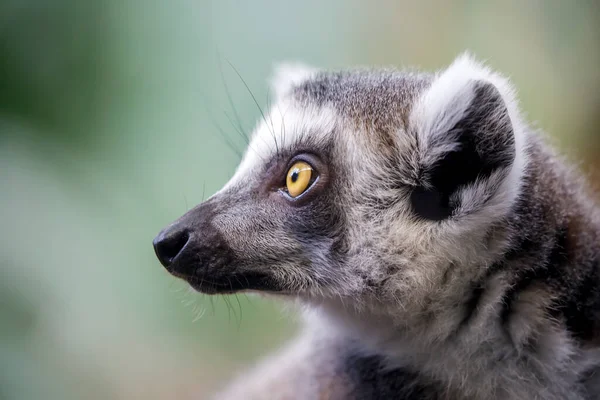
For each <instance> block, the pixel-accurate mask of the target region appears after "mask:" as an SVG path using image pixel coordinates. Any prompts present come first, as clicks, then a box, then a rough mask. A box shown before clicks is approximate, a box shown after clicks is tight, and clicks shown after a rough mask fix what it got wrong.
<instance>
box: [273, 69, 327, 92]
mask: <svg viewBox="0 0 600 400" xmlns="http://www.w3.org/2000/svg"><path fill="white" fill-rule="evenodd" d="M317 73H318V69H316V68H313V67H309V66H308V65H305V64H302V63H289V62H286V63H279V64H277V65H276V66H275V67H274V71H273V75H272V77H271V80H270V81H271V91H272V92H273V94H274V96H275V100H279V99H281V98H282V97H284V96H285V95H286V94H287V93H289V91H290V90H291V89H292V88H294V87H295V86H299V85H301V84H302V83H303V82H304V81H306V80H308V79H310V78H311V77H313V76H314V75H316V74H317Z"/></svg>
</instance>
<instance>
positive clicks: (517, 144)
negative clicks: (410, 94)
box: [410, 55, 523, 220]
mask: <svg viewBox="0 0 600 400" xmlns="http://www.w3.org/2000/svg"><path fill="white" fill-rule="evenodd" d="M519 121H520V119H519V116H518V110H517V108H516V102H515V100H514V97H513V91H512V89H511V88H510V85H509V84H508V81H506V80H505V79H504V78H502V77H500V76H499V75H496V74H494V73H492V72H491V71H490V70H488V69H487V68H486V67H484V66H482V65H480V64H478V63H476V62H475V61H473V60H472V59H471V58H470V57H469V56H468V55H463V56H461V57H459V58H458V59H457V60H456V61H455V62H454V63H453V64H452V65H451V66H450V67H449V68H448V69H447V70H445V71H443V72H442V73H441V74H439V75H438V77H437V78H436V79H435V80H434V81H433V83H432V84H431V86H430V88H429V89H428V90H426V91H425V93H424V94H423V95H422V97H421V98H420V99H419V101H418V103H417V104H416V106H415V108H414V109H413V111H412V113H411V117H410V124H411V128H412V129H413V132H414V133H415V135H416V137H417V142H418V145H417V146H418V149H417V153H418V161H417V163H418V171H417V174H416V175H417V176H418V182H416V185H415V188H414V190H413V192H412V194H411V202H412V205H413V209H414V211H415V213H416V214H417V215H418V216H420V217H422V218H426V219H430V220H443V219H446V218H448V217H459V216H464V215H466V214H470V213H473V212H476V211H478V210H480V209H482V208H483V207H484V206H490V205H491V206H493V205H494V204H498V202H499V201H505V202H506V201H508V202H510V201H511V200H512V198H511V196H513V195H516V194H515V193H514V192H515V190H516V189H514V188H513V189H511V188H510V184H511V183H510V182H509V181H510V180H516V181H518V180H519V178H520V171H521V170H522V167H523V165H522V160H521V158H522V155H521V154H520V153H521V152H522V149H521V147H522V144H521V141H522V138H521V136H522V132H521V129H520V122H519ZM516 181H515V182H512V183H513V186H515V187H518V182H516ZM498 195H499V196H501V197H502V196H504V197H506V198H502V199H499V198H497V197H498ZM513 197H514V196H513ZM493 200H496V201H495V202H494V201H493ZM490 203H492V204H490Z"/></svg>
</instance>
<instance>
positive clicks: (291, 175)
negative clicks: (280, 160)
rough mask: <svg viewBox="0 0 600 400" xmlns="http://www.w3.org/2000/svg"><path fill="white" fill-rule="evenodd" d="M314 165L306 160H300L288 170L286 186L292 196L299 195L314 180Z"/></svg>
mask: <svg viewBox="0 0 600 400" xmlns="http://www.w3.org/2000/svg"><path fill="white" fill-rule="evenodd" d="M313 175H315V174H314V173H313V167H311V166H310V165H309V164H308V163H306V162H304V161H298V162H296V163H294V165H292V167H291V168H290V169H289V170H288V173H287V178H286V180H285V186H286V189H287V192H288V194H289V195H290V196H291V197H298V196H300V195H301V194H302V193H304V192H305V191H306V189H308V188H309V187H310V185H311V184H312V183H313V182H314V176H313Z"/></svg>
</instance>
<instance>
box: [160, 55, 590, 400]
mask: <svg viewBox="0 0 600 400" xmlns="http://www.w3.org/2000/svg"><path fill="white" fill-rule="evenodd" d="M274 88H275V94H276V99H277V101H276V103H275V105H274V106H273V107H272V109H271V110H270V113H269V114H268V115H267V116H266V118H264V120H263V121H262V122H261V123H260V124H259V126H258V127H257V129H256V130H255V132H254V136H253V139H252V141H251V143H250V145H249V148H248V151H247V153H246V154H245V157H244V159H243V161H242V162H241V164H240V166H239V168H238V170H237V172H236V173H235V175H234V176H233V178H232V179H231V180H230V181H229V182H228V183H227V184H226V185H225V186H224V187H223V189H222V190H220V191H219V192H218V193H216V194H215V195H213V196H212V197H211V198H209V199H208V200H207V201H205V202H203V203H202V204H200V205H198V206H197V207H196V208H194V209H192V210H191V211H189V212H188V213H186V214H185V215H184V216H182V217H181V218H180V219H179V220H177V221H176V222H174V223H173V224H171V225H170V226H169V227H167V228H166V229H165V230H163V231H162V232H161V233H160V234H159V235H158V236H157V238H156V239H155V242H154V245H155V249H156V253H157V255H158V257H159V259H160V260H161V262H162V263H163V264H164V265H165V267H166V268H167V270H168V271H169V272H171V273H172V274H173V275H175V276H178V277H181V278H183V279H185V280H186V281H187V282H189V283H190V284H191V286H192V287H194V288H195V289H197V290H198V291H200V292H204V293H209V294H211V293H233V292H237V291H244V290H246V291H248V290H249V291H261V292H266V293H272V294H279V295H283V296H287V297H289V298H294V299H299V300H300V302H301V303H303V304H305V305H307V307H306V310H307V312H306V321H307V323H306V328H305V330H304V332H303V333H302V334H301V335H300V337H299V338H298V339H297V340H296V341H295V342H293V343H292V344H291V345H290V346H289V347H288V348H287V349H285V350H283V351H282V352H281V353H279V354H278V355H276V356H274V357H273V358H271V359H270V360H267V361H265V362H264V364H263V365H262V366H261V367H258V368H257V369H256V370H255V371H254V372H251V373H249V374H248V375H247V376H246V377H245V378H242V379H240V380H239V381H238V382H237V383H235V384H234V385H232V386H231V387H229V388H228V389H227V390H225V391H224V392H223V393H222V394H221V396H222V398H231V399H369V398H372V399H388V398H389V399H518V400H524V399H544V400H565V399H570V400H576V399H577V400H581V399H598V398H600V367H599V365H600V350H599V349H600V269H599V265H598V262H599V256H600V241H599V239H600V238H599V234H600V218H599V213H598V209H597V208H596V205H595V204H594V202H593V201H592V200H591V195H590V194H588V193H587V192H586V191H585V189H584V185H583V184H582V183H581V178H580V176H579V175H578V174H577V173H576V172H574V171H572V170H571V169H570V168H569V167H567V166H566V164H565V163H563V162H562V161H561V159H560V158H559V157H558V156H557V155H555V153H553V151H552V150H551V149H550V148H549V147H548V146H547V145H546V144H545V143H544V141H543V139H542V138H541V137H540V135H539V134H538V133H537V132H535V131H534V130H532V129H531V128H530V127H529V126H528V125H527V124H526V123H525V121H524V120H523V117H522V116H521V114H520V112H519V109H518V106H517V101H516V98H515V94H514V91H513V89H512V88H511V85H510V84H509V82H508V81H507V79H505V78H503V77H502V76H500V75H498V74H496V73H494V72H492V71H490V70H489V69H488V68H487V67H485V66H483V65H481V64H480V63H478V62H476V61H474V60H473V59H472V58H471V57H470V56H468V55H463V56H461V57H459V58H458V59H457V60H456V61H455V62H454V63H453V64H452V65H451V66H450V67H448V68H447V69H446V70H443V71H441V72H439V73H436V74H428V73H414V72H410V73H409V72H403V71H395V70H349V71H343V72H325V71H320V70H316V69H312V68H308V67H303V66H301V65H287V66H284V67H281V68H279V70H278V72H277V73H276V76H275V79H274Z"/></svg>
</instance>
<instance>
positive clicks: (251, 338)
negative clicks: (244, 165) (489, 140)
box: [0, 0, 600, 400]
mask: <svg viewBox="0 0 600 400" xmlns="http://www.w3.org/2000/svg"><path fill="white" fill-rule="evenodd" d="M465 49H469V50H471V51H472V52H473V53H475V55H476V56H477V57H479V58H481V59H484V60H487V61H488V62H489V64H490V65H492V66H493V67H494V68H496V69H499V70H500V71H502V72H503V73H505V74H507V75H509V76H511V77H512V79H513V81H514V83H515V84H516V86H517V87H518V88H519V92H520V98H521V100H522V104H523V108H524V109H525V110H526V112H527V115H528V117H529V119H530V120H531V121H537V123H536V124H537V126H539V127H540V128H543V129H544V130H546V131H547V132H548V133H549V134H551V135H552V136H553V137H554V138H555V139H556V140H557V142H558V143H559V145H560V146H562V148H563V149H564V150H565V151H566V153H567V154H568V155H569V157H570V158H571V159H573V160H574V161H575V162H577V163H579V164H581V165H582V167H583V168H584V170H585V171H586V172H588V173H590V175H591V179H593V180H594V182H596V181H597V180H598V177H600V175H599V174H597V173H596V169H597V167H598V165H599V162H598V159H597V156H598V154H599V150H600V135H599V128H600V113H599V112H598V111H600V110H599V108H600V68H599V65H600V6H599V3H598V2H597V1H595V0H588V1H586V0H578V1H542V0H539V1H517V0H513V1H498V2H479V1H475V0H471V1H442V0H440V1H427V2H404V1H379V2H367V1H356V0H352V1H349V0H331V1H316V0H310V1H293V2H292V1H278V2H276V1H252V2H246V1H242V0H223V1H217V0H214V1H212V2H210V1H203V0H195V1H192V0H170V1H159V0H97V1H77V0H54V1H36V0H0V221H1V224H2V229H1V231H0V265H1V271H0V399H3V400H4V399H11V400H12V399H42V398H43V399H84V398H85V399H147V400H148V399H172V398H178V399H192V398H204V397H206V396H207V395H208V394H209V393H211V392H212V391H214V390H215V389H216V388H218V387H220V386H221V385H223V384H224V383H225V382H226V381H227V379H228V378H229V377H231V376H232V375H234V374H236V373H237V372H238V371H240V370H243V369H244V368H247V367H249V366H251V365H252V364H253V363H255V362H256V360H257V359H258V358H259V357H260V356H261V355H262V354H265V353H267V352H269V351H273V350H274V349H275V348H276V347H277V346H279V345H280V344H281V343H282V342H283V341H285V340H286V339H288V338H289V337H290V336H292V335H293V333H294V331H295V328H296V326H295V323H294V318H293V312H289V311H281V308H280V305H277V304H272V303H271V302H269V301H268V300H265V299H261V298H252V299H250V300H248V299H247V298H246V297H245V296H243V295H240V296H237V298H236V297H220V298H211V297H207V296H203V295H199V294H194V293H191V292H190V291H189V290H188V288H187V286H186V285H185V284H184V283H182V282H179V281H176V280H175V279H174V278H172V277H170V276H169V275H168V274H167V273H166V272H165V271H164V270H163V268H162V267H161V266H160V265H159V263H158V262H157V260H156V259H155V256H154V252H153V249H152V246H151V241H152V238H153V237H154V235H155V234H156V233H158V231H159V230H160V229H161V228H162V227H163V226H165V225H166V224H167V223H169V222H170V221H172V220H173V219H175V218H177V217H178V216H180V215H181V214H182V213H184V212H185V211H186V210H187V209H188V208H190V207H192V206H193V205H195V204H197V203H199V202H200V201H201V200H202V198H203V197H205V196H208V195H210V194H212V193H214V192H215V191H216V190H218V189H219V188H220V187H221V185H223V184H224V183H225V182H226V181H227V179H228V178H229V177H230V176H231V174H232V173H233V171H234V169H235V167H236V164H237V162H238V161H239V156H238V154H236V151H232V150H231V149H230V148H229V146H228V144H227V140H228V141H230V142H232V143H233V144H234V145H235V146H236V147H237V151H241V150H242V149H243V141H242V139H241V138H240V136H239V135H238V134H237V133H236V132H235V130H234V128H233V126H232V124H231V123H230V121H229V118H231V117H232V116H233V113H234V111H233V110H232V105H231V104H230V102H229V100H228V93H230V95H231V98H232V102H233V106H234V107H235V109H236V112H237V113H238V114H239V116H240V119H241V120H242V124H243V127H244V129H245V130H250V129H251V128H252V126H253V124H254V122H255V121H256V120H257V119H258V117H259V115H260V114H259V112H258V110H257V108H256V106H255V105H254V103H253V100H252V97H251V96H250V95H249V93H248V91H247V90H246V88H245V86H244V84H243V82H242V81H241V80H240V78H239V77H238V76H237V74H236V73H235V72H234V70H233V69H232V68H231V67H230V66H229V62H230V63H231V64H232V65H233V66H235V68H236V69H237V70H238V71H239V72H240V74H241V75H242V77H243V78H244V80H245V81H246V82H247V84H248V86H249V87H250V88H251V90H252V91H253V93H254V95H255V96H256V98H257V99H258V101H259V103H260V104H261V105H265V104H266V103H267V101H268V99H267V97H268V94H267V93H268V88H267V85H266V80H267V78H268V76H269V74H270V71H271V69H272V66H273V64H274V63H275V62H277V61H281V60H297V61H304V62H307V63H310V64H314V65H316V66H319V67H331V68H334V67H344V66H351V65H397V66H416V67H421V68H425V69H438V68H441V67H443V66H445V65H447V64H448V63H449V62H451V60H452V59H453V57H455V56H456V55H457V54H458V53H459V52H461V51H463V50H465ZM224 134H226V135H228V137H229V139H227V140H226V139H225V138H224V137H223V135H224Z"/></svg>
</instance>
